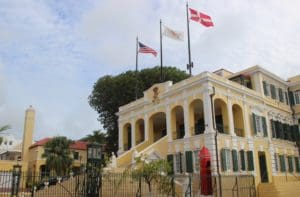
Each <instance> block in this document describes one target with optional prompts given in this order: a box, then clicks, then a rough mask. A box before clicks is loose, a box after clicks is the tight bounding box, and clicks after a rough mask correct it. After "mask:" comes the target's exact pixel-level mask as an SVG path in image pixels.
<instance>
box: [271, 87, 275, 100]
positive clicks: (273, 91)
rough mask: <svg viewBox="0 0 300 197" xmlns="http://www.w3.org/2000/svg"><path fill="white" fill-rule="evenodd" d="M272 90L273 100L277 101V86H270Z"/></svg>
mask: <svg viewBox="0 0 300 197" xmlns="http://www.w3.org/2000/svg"><path fill="white" fill-rule="evenodd" d="M270 88H271V97H272V99H276V89H275V86H274V85H273V84H270Z"/></svg>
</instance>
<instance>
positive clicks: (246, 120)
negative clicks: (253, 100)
mask: <svg viewBox="0 0 300 197" xmlns="http://www.w3.org/2000/svg"><path fill="white" fill-rule="evenodd" d="M243 118H244V129H245V137H247V138H249V137H250V136H251V135H250V124H249V112H248V105H247V104H246V103H245V102H244V110H243Z"/></svg>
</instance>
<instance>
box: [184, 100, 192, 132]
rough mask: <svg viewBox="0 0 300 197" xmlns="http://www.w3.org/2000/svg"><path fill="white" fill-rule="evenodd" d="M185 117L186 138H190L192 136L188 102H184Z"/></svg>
mask: <svg viewBox="0 0 300 197" xmlns="http://www.w3.org/2000/svg"><path fill="white" fill-rule="evenodd" d="M183 116H184V132H185V133H184V138H189V137H190V136H191V134H190V111H189V104H188V100H187V99H185V100H184V101H183Z"/></svg>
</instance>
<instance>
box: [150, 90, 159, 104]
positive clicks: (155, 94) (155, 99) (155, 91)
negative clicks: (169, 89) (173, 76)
mask: <svg viewBox="0 0 300 197" xmlns="http://www.w3.org/2000/svg"><path fill="white" fill-rule="evenodd" d="M158 95H159V89H158V87H154V88H153V98H152V103H159V98H158Z"/></svg>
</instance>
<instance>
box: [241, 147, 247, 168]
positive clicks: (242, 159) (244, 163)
mask: <svg viewBox="0 0 300 197" xmlns="http://www.w3.org/2000/svg"><path fill="white" fill-rule="evenodd" d="M240 161H241V170H242V171H245V170H246V160H245V151H244V150H240Z"/></svg>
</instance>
